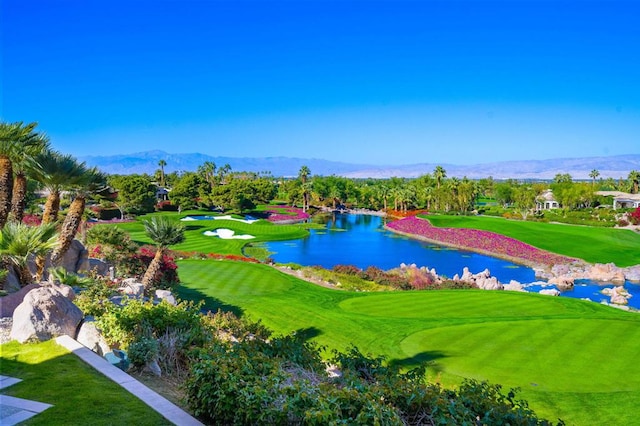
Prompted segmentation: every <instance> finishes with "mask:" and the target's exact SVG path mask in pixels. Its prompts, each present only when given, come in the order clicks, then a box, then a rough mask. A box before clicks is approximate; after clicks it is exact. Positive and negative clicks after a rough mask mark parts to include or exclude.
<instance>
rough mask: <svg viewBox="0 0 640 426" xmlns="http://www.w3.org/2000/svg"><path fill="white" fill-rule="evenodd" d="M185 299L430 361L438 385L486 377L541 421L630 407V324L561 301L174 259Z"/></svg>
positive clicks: (611, 415) (580, 420) (639, 371)
mask: <svg viewBox="0 0 640 426" xmlns="http://www.w3.org/2000/svg"><path fill="white" fill-rule="evenodd" d="M179 268H180V269H179V272H180V277H181V279H182V281H183V284H184V285H183V287H182V289H181V290H180V292H181V293H180V294H181V296H182V297H183V298H189V299H195V300H200V299H203V300H205V301H206V303H207V307H209V308H210V309H217V308H218V307H222V308H224V309H232V310H235V311H236V312H237V313H240V314H243V315H246V316H247V317H249V318H251V319H254V320H258V319H259V320H261V321H262V322H263V323H264V324H265V325H266V326H268V327H270V328H271V329H273V330H275V331H276V332H282V333H288V332H292V331H300V332H305V333H307V335H309V336H311V337H313V338H314V340H316V341H317V342H319V343H321V344H323V345H327V346H328V347H329V348H336V349H344V348H346V347H347V346H348V345H349V344H355V345H356V346H357V347H358V348H360V349H361V350H362V351H363V352H365V353H372V354H381V355H385V356H387V357H388V359H390V360H392V361H393V362H398V363H401V364H403V365H412V364H416V363H418V362H428V363H429V368H428V370H429V373H430V375H431V376H432V378H434V377H436V378H438V379H439V380H441V381H442V383H443V384H445V385H455V384H456V383H458V382H459V381H460V380H461V378H462V377H475V378H479V379H488V380H490V381H492V382H494V383H501V384H503V385H505V387H506V388H510V387H516V386H518V387H521V388H522V393H521V397H523V398H525V399H528V400H529V402H530V403H531V405H532V407H533V408H534V409H536V411H537V412H538V413H539V414H541V415H543V416H545V417H548V418H557V417H561V418H563V419H564V420H566V421H567V423H568V424H578V425H581V424H583V425H591V424H631V423H633V422H634V421H636V420H637V418H638V415H639V414H640V413H639V412H638V408H637V407H639V406H640V363H638V362H637V360H638V359H639V358H640V343H638V342H640V316H638V315H637V314H633V313H628V312H623V311H619V310H615V309H613V308H609V307H606V306H602V305H598V304H595V303H593V302H585V301H581V300H575V299H570V298H553V297H549V296H542V295H537V294H522V293H510V292H490V291H479V290H469V291H463V290H451V291H423V292H388V293H379V292H378V293H351V292H346V291H337V290H330V289H326V288H321V287H318V286H315V285H313V284H309V283H306V282H304V281H300V280H298V279H296V278H294V277H291V276H288V275H285V274H282V273H280V272H278V271H277V270H275V269H272V268H270V267H268V266H266V265H260V264H246V263H239V262H229V261H212V260H184V261H180V262H179Z"/></svg>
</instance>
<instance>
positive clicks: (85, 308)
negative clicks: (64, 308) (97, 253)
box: [73, 277, 116, 317]
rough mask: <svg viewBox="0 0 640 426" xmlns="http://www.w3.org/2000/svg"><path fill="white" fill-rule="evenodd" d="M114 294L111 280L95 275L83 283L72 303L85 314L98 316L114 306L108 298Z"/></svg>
mask: <svg viewBox="0 0 640 426" xmlns="http://www.w3.org/2000/svg"><path fill="white" fill-rule="evenodd" d="M115 294H116V290H115V286H114V284H113V283H112V282H111V281H109V280H108V279H106V278H98V277H96V278H94V279H92V280H90V281H88V282H87V283H85V284H84V286H83V288H82V289H81V291H80V292H79V294H78V295H77V296H76V298H75V299H74V300H73V303H75V304H76V306H77V307H78V308H80V310H81V311H82V312H83V313H84V314H85V315H93V316H95V317H99V316H102V315H104V314H105V313H106V312H107V311H110V310H112V309H113V308H114V305H113V303H112V302H110V301H109V298H110V297H111V296H113V295H115Z"/></svg>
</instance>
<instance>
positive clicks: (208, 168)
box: [198, 161, 216, 188]
mask: <svg viewBox="0 0 640 426" xmlns="http://www.w3.org/2000/svg"><path fill="white" fill-rule="evenodd" d="M198 173H199V174H200V175H201V176H202V177H203V178H204V180H206V181H207V182H209V185H210V186H211V188H213V187H214V186H215V177H216V163H214V162H213V161H205V162H204V163H203V164H202V165H201V166H198Z"/></svg>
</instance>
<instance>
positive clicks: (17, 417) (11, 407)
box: [0, 376, 53, 426]
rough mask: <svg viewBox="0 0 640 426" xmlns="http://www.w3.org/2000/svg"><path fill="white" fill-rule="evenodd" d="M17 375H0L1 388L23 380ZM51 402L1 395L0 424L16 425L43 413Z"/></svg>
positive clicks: (4, 425) (6, 425) (5, 425)
mask: <svg viewBox="0 0 640 426" xmlns="http://www.w3.org/2000/svg"><path fill="white" fill-rule="evenodd" d="M21 381H22V380H21V379H16V378H15V377H9V376H0V389H4V388H6V387H9V386H11V385H13V384H16V383H19V382H21ZM49 407H53V406H52V405H51V404H45V403H43V402H37V401H30V400H28V399H22V398H16V397H14V396H8V395H0V425H2V426H14V425H17V424H18V423H20V422H23V421H25V420H27V419H30V418H31V417H33V416H35V415H36V414H39V413H42V412H43V411H44V410H46V409H47V408H49Z"/></svg>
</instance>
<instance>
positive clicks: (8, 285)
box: [2, 268, 21, 293]
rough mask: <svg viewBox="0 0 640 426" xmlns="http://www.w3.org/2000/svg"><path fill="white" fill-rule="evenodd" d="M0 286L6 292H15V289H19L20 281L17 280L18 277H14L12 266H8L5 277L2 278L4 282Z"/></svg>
mask: <svg viewBox="0 0 640 426" xmlns="http://www.w3.org/2000/svg"><path fill="white" fill-rule="evenodd" d="M2 288H3V289H4V291H6V292H7V293H15V292H16V291H19V290H20V288H21V287H20V281H18V277H16V274H15V272H14V271H13V268H9V273H8V274H7V277H6V278H5V280H4V284H3V285H2Z"/></svg>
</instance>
